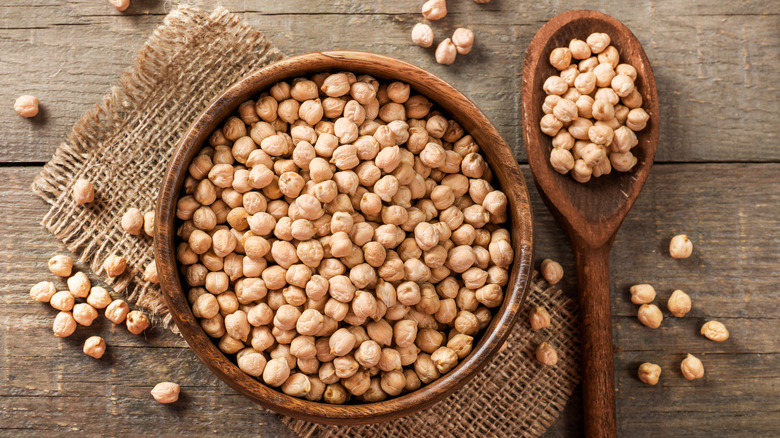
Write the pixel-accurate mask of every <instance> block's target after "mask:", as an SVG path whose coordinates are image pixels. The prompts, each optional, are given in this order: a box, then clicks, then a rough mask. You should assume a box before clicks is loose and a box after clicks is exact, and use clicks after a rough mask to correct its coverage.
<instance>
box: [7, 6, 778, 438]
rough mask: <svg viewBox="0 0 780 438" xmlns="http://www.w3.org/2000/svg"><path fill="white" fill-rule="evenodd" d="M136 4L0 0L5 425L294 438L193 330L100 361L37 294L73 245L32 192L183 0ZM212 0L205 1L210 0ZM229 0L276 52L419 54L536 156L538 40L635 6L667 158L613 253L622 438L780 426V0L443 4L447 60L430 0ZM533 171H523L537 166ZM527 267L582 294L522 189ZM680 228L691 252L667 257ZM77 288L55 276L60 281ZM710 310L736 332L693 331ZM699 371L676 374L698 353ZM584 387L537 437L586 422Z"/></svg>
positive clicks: (120, 331) (560, 245)
mask: <svg viewBox="0 0 780 438" xmlns="http://www.w3.org/2000/svg"><path fill="white" fill-rule="evenodd" d="M135 3H136V5H135V6H133V7H131V9H130V10H129V11H128V13H126V14H124V15H123V14H119V13H117V12H116V11H115V10H114V9H113V8H112V7H111V6H109V5H108V4H107V3H103V2H101V1H93V0H71V1H68V2H55V1H46V2H44V1H31V0H10V1H4V2H0V85H2V86H1V87H0V102H5V106H3V109H0V124H1V125H2V127H3V128H2V129H0V162H1V163H2V166H1V167H0V181H2V183H0V223H2V225H3V232H2V233H0V247H2V248H3V250H2V255H0V275H1V277H0V280H1V281H0V348H2V350H0V351H2V353H0V435H3V436H18V435H19V434H20V431H21V432H26V433H27V434H28V435H31V434H38V435H42V434H45V433H52V432H53V433H56V434H64V433H66V432H72V431H81V432H84V433H91V434H107V433H110V434H114V435H128V434H131V433H135V434H137V433H154V432H166V433H169V434H172V433H179V434H190V435H205V434H209V433H221V434H225V435H236V436H238V435H244V436H249V435H253V436H256V435H258V434H260V435H263V436H273V437H277V436H278V437H290V436H292V435H291V434H290V432H289V431H288V430H287V429H286V427H285V426H284V425H282V424H281V423H280V422H279V421H278V419H277V418H276V417H275V416H274V415H271V414H268V413H266V412H265V411H263V410H261V409H260V408H259V407H258V406H257V405H256V404H254V403H253V402H251V401H250V400H248V399H246V398H245V397H243V396H241V395H239V394H238V393H236V392H235V391H234V390H232V389H231V388H230V387H228V386H227V385H225V384H224V383H222V382H221V381H220V380H219V379H218V378H217V377H215V376H214V375H213V374H212V373H210V372H209V371H208V369H207V368H206V367H205V366H204V365H202V364H201V363H200V361H199V360H198V359H197V357H196V356H195V355H194V353H192V351H190V350H189V349H188V348H187V347H186V344H185V343H184V341H183V340H182V339H181V338H180V337H178V336H175V335H172V334H170V333H167V332H165V331H162V330H160V329H155V330H152V331H151V332H150V333H148V334H147V336H146V337H145V339H143V338H139V337H136V336H133V335H130V334H129V333H128V332H127V331H126V330H125V329H124V328H119V327H113V326H112V325H111V324H110V323H106V322H103V323H101V324H100V325H98V326H97V329H98V332H100V333H101V334H102V335H103V336H104V337H105V338H106V341H107V343H108V344H109V348H108V352H107V353H106V357H105V358H104V359H103V360H101V361H95V360H93V359H92V358H89V357H87V356H85V355H83V354H82V353H81V348H80V347H81V343H82V342H83V340H84V338H85V337H86V336H85V334H82V333H77V334H76V335H75V336H74V337H73V338H68V339H57V338H54V337H53V336H52V335H51V334H50V329H51V321H52V319H53V317H54V314H55V312H54V311H53V310H52V309H50V308H48V307H47V306H44V305H38V304H36V303H32V302H30V299H29V296H28V290H29V287H30V286H31V285H33V284H34V283H36V282H38V281H40V280H45V279H49V278H50V275H49V274H48V272H47V270H46V261H47V260H48V258H49V257H50V256H51V255H52V254H56V253H61V252H64V247H63V246H62V245H61V244H60V243H59V242H57V241H56V240H55V239H54V238H53V237H52V236H51V235H50V234H49V233H48V232H47V231H45V230H44V229H42V228H41V227H40V226H39V225H38V221H39V220H40V219H41V218H42V217H43V215H44V213H45V212H46V206H45V205H44V204H43V203H42V202H41V201H40V200H38V199H37V198H35V197H34V196H33V195H32V193H31V192H30V190H29V187H30V184H31V183H32V180H33V178H34V176H35V175H36V174H37V172H38V171H39V169H40V165H41V164H42V163H43V162H45V160H47V159H48V158H49V157H50V156H51V154H52V152H53V151H54V149H55V148H56V146H57V144H58V143H59V142H60V141H61V139H62V138H63V137H64V135H65V134H66V133H67V131H68V129H69V128H70V127H71V126H72V125H73V124H74V123H75V121H76V119H77V118H78V117H79V116H80V115H81V114H82V113H83V112H84V111H86V110H88V109H90V108H91V107H92V106H93V105H94V103H95V102H97V101H98V100H99V98H100V97H101V96H102V95H103V94H105V93H106V92H107V91H108V90H109V87H110V86H111V85H112V84H114V83H115V82H116V80H117V78H118V75H119V74H120V73H121V72H122V71H123V70H124V69H126V68H127V67H128V66H129V65H130V64H131V63H132V62H133V57H134V53H135V52H137V51H138V50H139V49H140V47H141V45H142V44H143V42H144V41H145V40H146V38H147V37H148V35H149V34H150V33H151V32H152V31H153V29H154V28H155V27H156V26H158V25H159V24H161V22H162V19H163V16H164V14H165V11H166V10H167V8H169V5H170V3H168V6H166V3H165V2H163V1H156V0H139V1H136V2H135ZM216 3H217V2H216V1H213V0H203V1H201V2H200V4H201V5H202V6H204V7H212V6H214V5H215V4H216ZM221 4H223V5H225V6H226V7H227V8H228V9H231V10H233V11H236V12H238V13H240V14H241V16H242V17H244V18H245V19H246V20H247V21H248V22H249V23H250V24H252V25H254V26H256V27H257V28H259V29H262V30H264V31H265V32H266V33H267V35H268V36H269V38H271V40H272V41H273V42H274V43H275V44H276V45H277V46H278V47H279V48H280V49H282V50H283V51H284V52H285V53H288V54H301V53H306V52H311V51H316V50H326V49H334V48H339V49H353V50H366V51H372V52H377V53H382V54H386V55H390V56H394V57H398V58H400V59H403V60H406V61H409V62H412V63H414V64H417V65H419V66H421V67H423V68H426V69H428V70H430V71H432V72H434V73H436V74H438V75H440V76H442V77H443V78H444V79H446V80H448V81H449V82H450V83H452V84H453V85H454V86H455V87H457V88H458V89H459V90H461V91H462V92H463V93H464V94H465V95H466V96H467V97H469V98H470V99H472V100H474V102H475V103H476V104H477V105H478V106H479V107H480V108H481V109H482V110H483V111H484V112H485V113H486V114H487V116H488V118H489V119H490V120H491V121H492V122H493V123H494V124H495V125H496V127H497V128H498V129H499V131H500V132H501V134H502V135H503V136H504V138H506V140H507V142H508V143H509V144H510V146H511V147H512V149H513V151H514V152H515V157H516V158H517V159H518V160H519V161H520V162H521V163H526V162H527V158H526V154H525V151H524V146H523V142H522V135H521V128H520V120H521V109H520V95H519V91H520V84H521V77H520V70H521V68H522V59H523V54H524V52H525V49H526V47H527V46H528V43H529V42H530V41H531V38H532V37H533V35H534V34H535V32H536V31H537V30H538V29H539V28H540V27H541V26H542V24H544V22H546V21H547V20H549V19H550V18H552V17H553V16H554V15H556V14H557V13H559V12H562V11H563V10H565V9H574V8H587V7H590V8H596V9H598V10H601V11H602V12H606V13H608V14H610V15H612V16H614V17H616V18H617V19H619V20H621V21H622V22H623V23H625V24H626V25H627V26H628V27H629V28H630V29H631V30H632V32H634V34H635V35H636V36H637V38H638V39H639V40H640V41H641V42H642V44H643V45H644V47H645V50H646V52H647V55H648V57H649V58H650V60H651V62H652V63H653V68H654V72H655V75H656V79H657V82H658V90H659V104H660V109H661V125H662V127H663V129H662V131H661V136H660V141H659V148H658V153H657V155H656V157H655V158H656V162H655V165H654V166H653V171H652V172H651V174H650V176H649V179H648V181H647V183H646V185H645V187H644V188H643V190H642V194H641V195H640V196H639V199H638V200H637V202H636V204H635V205H634V207H633V209H632V210H631V212H630V213H629V214H628V217H627V218H626V220H625V222H624V223H623V225H622V227H621V229H620V231H619V232H618V234H617V236H616V238H615V242H614V246H613V249H612V253H611V256H610V265H611V268H610V274H611V277H610V289H611V300H612V309H613V316H612V328H613V343H614V346H615V355H614V360H615V379H616V381H615V383H616V389H617V392H616V402H617V419H618V420H617V422H618V423H617V424H618V434H619V436H631V437H657V436H697V437H731V436H757V437H774V436H777V435H778V433H780V397H778V395H780V373H778V369H780V345H779V344H780V342H779V341H778V336H777V327H778V324H779V323H780V317H778V315H780V281H779V280H778V276H777V272H778V271H779V269H778V268H780V239H777V235H778V230H780V190H778V189H777V187H778V184H780V144H779V143H780V138H779V137H780V124H778V123H776V122H777V120H778V118H779V117H780V89H778V86H777V84H778V83H780V73H778V70H779V69H780V32H778V31H777V29H778V27H780V4H779V3H777V2H766V1H759V0H747V1H744V2H739V3H736V2H720V1H715V0H711V1H703V0H694V1H690V2H685V3H684V4H683V3H681V2H677V1H660V0H656V1H652V2H646V1H619V0H605V1H603V2H598V3H593V2H587V1H585V0H576V1H571V2H565V4H564V3H562V2H552V1H541V2H514V1H509V0H493V2H492V3H490V4H487V5H477V4H474V3H473V2H470V1H465V0H464V1H462V2H461V1H450V2H449V9H450V13H449V14H448V16H447V17H446V18H445V19H444V20H442V21H441V22H439V23H435V24H434V29H435V31H436V32H437V37H438V38H443V37H444V34H445V33H446V32H451V31H452V30H454V29H455V28H456V27H457V26H458V25H463V24H467V25H468V26H469V27H471V28H472V29H474V31H475V34H476V40H477V42H476V44H475V49H474V52H472V54H470V55H468V56H463V57H459V58H458V60H456V62H455V64H454V65H452V66H450V67H441V66H438V65H436V64H435V62H434V61H433V51H432V50H426V49H421V48H419V47H416V46H412V45H411V44H409V32H410V29H411V27H412V25H413V24H414V23H416V22H418V21H419V20H420V17H419V15H418V13H417V11H418V7H419V2H417V1H412V0H409V1H407V0H403V1H396V2H388V1H381V2H368V1H366V2H354V1H351V0H335V1H332V2H310V1H305V0H288V1H268V2H262V4H259V3H258V4H254V3H252V4H250V2H244V1H239V0H223V1H222V2H221ZM23 93H31V94H36V95H38V96H39V97H40V98H41V102H42V108H43V113H42V115H41V116H39V118H37V119H35V120H23V119H21V118H19V117H17V116H16V114H15V113H14V112H13V110H12V109H11V104H12V102H13V100H14V99H15V98H16V97H17V96H18V95H20V94H23ZM521 169H522V171H523V173H524V175H525V177H526V182H527V183H530V182H531V181H530V179H528V178H529V176H530V173H529V171H528V167H527V166H525V165H523V166H521ZM529 187H530V192H531V198H532V202H533V207H534V213H535V216H534V219H535V224H536V243H537V245H536V259H537V260H536V262H537V264H538V262H539V261H541V260H542V259H543V258H552V259H555V260H558V261H560V262H561V263H562V264H563V267H564V270H565V271H566V274H565V276H564V280H563V281H562V283H561V286H562V287H563V288H564V290H565V291H566V292H567V293H569V294H570V295H571V296H572V297H574V296H576V276H575V275H574V272H575V260H574V255H573V253H572V251H571V249H570V247H569V245H568V242H567V240H566V237H565V235H564V234H563V232H562V230H561V229H560V227H559V226H558V225H557V223H556V222H555V220H554V219H553V218H552V216H551V215H550V214H549V213H548V212H547V210H546V208H545V206H544V204H543V203H542V201H541V200H540V198H539V196H538V194H537V192H536V190H535V189H534V187H533V184H529ZM678 233H686V234H688V236H690V237H691V239H692V240H693V242H694V254H693V256H692V257H691V258H689V259H686V260H674V259H671V258H670V257H669V256H668V242H669V239H670V238H671V237H672V236H674V235H675V234H678ZM639 282H649V283H652V284H654V285H655V286H656V289H657V290H658V293H659V298H658V300H657V301H660V307H661V308H662V309H665V301H666V299H667V298H668V297H669V295H670V294H671V292H672V291H673V290H674V289H676V288H680V289H683V290H685V291H686V292H688V293H689V294H690V295H691V297H692V299H693V310H692V311H691V313H689V314H688V316H686V317H685V318H682V319H678V318H674V317H671V316H670V315H669V314H668V313H665V319H664V322H663V324H662V326H661V328H659V329H657V330H652V329H649V328H646V327H644V326H642V325H641V324H640V323H639V322H638V321H637V319H636V306H635V305H633V304H631V302H630V300H629V294H628V288H629V287H630V286H631V285H632V284H635V283H639ZM58 287H64V283H62V282H60V283H58ZM708 318H717V319H718V320H720V321H721V322H723V323H724V324H726V325H727V327H728V328H729V330H730V332H731V339H729V340H728V341H727V342H724V343H713V342H711V341H708V340H706V339H704V338H703V337H702V336H701V335H699V333H698V331H699V328H700V326H701V324H702V323H703V322H704V321H706V320H707V319H708ZM688 352H690V353H693V354H696V355H697V356H698V357H700V358H701V359H702V361H703V363H704V366H705V368H706V374H705V378H704V379H701V380H697V381H694V382H689V381H687V380H685V379H684V378H682V375H681V373H680V370H679V363H680V360H682V358H683V357H685V354H686V353H688ZM645 361H652V362H655V363H658V364H659V365H660V366H661V367H662V368H663V374H662V376H661V381H660V383H659V384H658V385H657V386H654V387H650V386H646V385H644V384H642V383H641V382H640V381H639V380H638V379H637V378H636V369H637V367H638V365H639V364H640V363H642V362H645ZM163 380H173V381H177V382H179V383H180V384H181V385H182V394H183V395H182V402H180V403H178V404H176V405H173V406H163V405H159V404H157V403H153V402H151V399H150V397H149V391H150V390H151V388H152V386H153V385H154V384H155V383H157V382H159V381H163ZM582 427H583V422H582V413H581V398H580V393H579V392H576V393H575V395H574V396H573V398H572V400H571V401H570V403H569V405H568V406H567V408H566V410H565V411H564V413H563V414H562V416H561V418H559V419H558V420H557V421H556V422H555V423H554V424H553V426H552V428H551V429H550V431H549V432H548V433H547V434H546V436H548V437H568V436H579V435H580V434H581V431H582Z"/></svg>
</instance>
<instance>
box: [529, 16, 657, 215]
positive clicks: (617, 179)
mask: <svg viewBox="0 0 780 438" xmlns="http://www.w3.org/2000/svg"><path fill="white" fill-rule="evenodd" d="M593 32H604V33H607V34H608V35H609V36H610V37H611V39H612V45H613V46H615V48H616V49H617V50H618V52H619V53H620V62H621V63H629V64H631V65H632V66H634V67H635V68H636V70H637V79H636V82H635V83H636V85H637V87H638V89H639V91H640V93H641V95H642V100H643V103H642V108H644V109H645V111H647V113H648V114H649V115H650V120H649V121H648V123H647V127H645V129H643V130H642V131H639V132H637V133H636V135H637V139H638V140H639V144H638V145H637V146H636V147H634V148H633V149H631V152H632V153H633V154H634V155H635V156H636V157H637V164H636V166H634V168H633V169H632V170H631V171H629V172H617V171H612V172H611V173H610V174H609V175H604V176H601V177H599V178H592V179H591V180H590V181H589V182H587V183H584V184H582V183H578V182H576V181H574V179H573V178H572V177H571V175H570V174H566V175H561V174H559V173H557V172H556V171H555V170H553V168H552V166H551V165H550V164H549V161H550V152H551V151H552V138H551V137H549V136H548V135H546V134H544V133H543V132H542V131H541V129H540V128H539V123H540V121H541V118H542V116H544V112H543V111H542V104H543V103H544V99H545V97H546V96H547V95H546V93H545V92H544V90H543V88H542V87H543V85H544V81H545V80H546V79H547V78H548V77H550V76H553V75H558V74H559V72H558V70H556V69H555V68H554V67H553V66H552V65H550V62H549V56H550V52H551V51H552V50H553V49H555V48H557V47H568V46H569V41H571V40H572V39H573V38H579V39H581V40H585V39H586V38H587V37H588V35H590V34H591V33H593ZM523 128H524V129H523V133H524V136H525V142H526V148H527V150H528V159H529V161H530V162H531V165H532V170H533V173H534V177H535V179H536V181H537V184H546V187H545V188H544V190H543V191H544V192H547V196H548V198H553V199H550V200H551V201H552V202H553V203H554V204H556V205H555V208H556V209H557V210H558V211H567V212H572V211H577V212H581V213H580V214H581V215H582V216H583V219H585V220H586V221H588V222H591V223H596V224H597V223H601V222H603V221H604V220H605V219H606V218H610V217H614V216H615V215H616V214H618V212H619V211H620V210H623V209H624V210H625V212H627V211H628V209H627V208H626V205H625V204H626V199H627V198H631V197H635V196H631V195H632V194H634V193H635V192H636V193H638V191H639V189H641V187H642V184H643V183H644V180H645V178H646V177H647V174H648V172H649V170H650V166H652V163H653V157H654V156H655V149H656V144H657V140H658V130H659V117H658V98H657V94H656V87H655V79H654V77H653V72H652V69H651V67H650V62H649V61H648V59H647V56H646V55H645V52H644V50H643V49H642V46H641V44H640V43H639V41H638V40H637V39H636V37H635V36H634V35H633V34H632V33H631V31H630V30H628V28H626V27H625V26H624V25H623V24H622V23H620V22H619V21H618V20H616V19H614V18H612V17H610V16H608V15H605V14H602V13H599V12H595V11H568V12H565V13H563V14H560V15H558V16H556V17H555V18H553V19H552V20H550V21H549V22H548V23H547V24H546V25H545V26H544V27H543V28H542V29H540V30H539V32H538V33H537V34H536V37H534V39H533V41H532V42H531V45H530V46H529V49H528V52H527V53H526V59H525V66H524V69H523ZM551 186H557V187H554V188H552V189H551ZM551 190H552V191H554V192H555V193H558V194H565V196H553V195H552V193H551ZM564 198H565V199H564ZM566 202H568V203H570V205H562V204H563V203H566ZM628 207H629V208H630V205H629V206H628Z"/></svg>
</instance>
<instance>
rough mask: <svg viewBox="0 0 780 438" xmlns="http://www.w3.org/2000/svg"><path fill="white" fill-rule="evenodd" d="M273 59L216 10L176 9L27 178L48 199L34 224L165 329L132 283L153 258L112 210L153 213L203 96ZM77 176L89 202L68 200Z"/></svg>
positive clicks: (151, 290)
mask: <svg viewBox="0 0 780 438" xmlns="http://www.w3.org/2000/svg"><path fill="white" fill-rule="evenodd" d="M281 58H282V54H281V53H280V52H279V51H278V50H277V49H276V48H274V47H272V46H271V44H270V43H269V42H268V41H267V40H266V39H265V37H264V36H263V35H262V34H261V33H260V32H258V31H257V30H255V29H253V28H252V27H251V26H249V25H247V24H246V23H243V22H242V21H241V19H240V18H239V17H238V16H236V15H234V14H231V13H229V12H228V11H227V10H226V9H225V8H223V7H218V8H216V9H215V10H214V11H213V12H212V13H211V14H207V13H205V12H203V11H201V10H199V9H197V8H194V7H190V6H186V5H185V6H181V7H179V8H178V9H176V10H174V11H172V12H171V13H170V14H169V15H168V16H167V17H166V18H165V21H164V24H163V25H162V26H160V27H159V28H158V29H157V30H155V32H154V35H153V36H152V37H151V38H149V40H148V41H147V42H146V44H145V45H144V47H143V49H142V50H141V51H140V52H139V54H138V58H137V61H136V65H135V66H134V67H132V68H131V69H130V70H128V71H127V72H125V73H124V74H123V75H122V77H121V79H120V82H119V85H118V86H114V87H112V89H111V91H110V93H109V94H107V95H106V96H105V97H104V98H103V101H102V102H100V103H98V104H97V105H96V106H95V108H94V109H92V110H91V111H88V112H87V113H85V114H84V115H83V116H82V117H81V118H80V119H79V121H78V122H77V123H76V125H75V126H74V127H73V130H72V131H71V132H70V134H69V135H68V137H67V139H66V141H65V143H63V144H62V145H60V147H59V148H58V149H57V152H56V153H55V155H54V157H53V158H52V159H51V161H49V163H47V164H46V166H44V168H43V170H42V171H41V173H40V174H39V175H38V177H37V178H36V179H35V181H34V182H33V184H32V190H33V191H34V192H35V193H36V194H38V195H39V196H40V197H41V198H43V199H44V200H45V201H46V202H48V203H49V204H51V209H50V210H49V212H48V213H47V214H46V215H45V216H44V218H43V220H42V222H41V223H42V225H43V226H45V227H46V228H47V229H49V231H51V232H52V233H53V234H54V235H55V236H56V237H57V238H58V239H60V240H61V241H62V242H64V243H65V245H66V246H67V247H68V249H70V250H71V251H73V252H74V253H75V254H77V255H78V257H79V260H81V261H82V262H87V263H88V264H89V267H90V268H91V269H92V270H93V271H95V272H96V273H97V274H99V275H101V277H102V279H103V280H104V281H106V283H108V284H110V285H111V286H112V287H113V288H114V290H115V291H117V292H120V293H123V294H125V295H127V297H128V299H129V300H131V301H134V302H136V304H137V305H139V306H140V307H143V308H145V309H147V310H149V311H150V312H151V313H152V314H153V315H154V316H156V317H158V318H159V319H160V320H161V321H162V323H163V324H164V325H165V326H166V327H167V326H169V325H170V322H171V320H170V316H169V315H168V311H167V309H166V308H165V305H164V302H163V300H162V296H161V292H160V289H159V287H158V286H157V285H154V284H151V283H148V282H145V281H143V280H142V279H141V276H142V274H143V271H144V268H145V267H146V265H147V264H149V263H151V262H152V261H153V260H154V255H153V249H152V240H151V239H150V238H148V237H147V238H144V237H135V236H129V235H127V234H125V233H124V232H123V231H122V230H121V228H120V225H119V223H120V220H121V216H122V214H124V212H125V211H126V210H127V209H128V208H130V207H136V208H139V209H141V210H142V211H149V210H153V209H154V204H155V202H156V200H157V194H158V187H159V185H160V182H161V180H162V175H163V174H164V171H165V168H166V166H167V163H168V159H169V158H170V156H171V154H172V151H173V149H174V147H175V145H176V143H177V142H178V141H179V139H180V138H181V136H182V135H183V134H184V131H185V130H186V129H187V127H188V125H189V123H190V121H191V120H193V119H194V118H195V116H196V115H197V114H199V113H200V112H201V111H202V110H203V109H204V108H205V106H206V104H207V103H208V102H209V101H210V100H211V99H213V98H214V97H216V95H217V94H218V93H220V92H221V91H222V90H223V89H224V88H226V87H227V86H228V85H230V84H232V83H234V82H235V81H237V80H238V79H240V78H241V77H242V76H244V75H246V74H248V73H249V72H251V71H252V70H255V69H257V68H260V67H262V66H265V65H267V64H269V63H271V62H273V61H276V60H278V59H281ZM78 178H85V179H87V180H89V181H91V182H92V183H93V184H94V185H95V188H96V194H97V196H96V199H95V202H93V203H91V204H89V205H87V206H79V205H77V204H76V203H75V202H73V201H72V199H71V196H70V192H71V187H72V185H73V183H74V182H75V181H76V180H77V179H78ZM113 253H116V254H121V255H123V256H124V257H125V258H126V259H127V261H128V271H127V272H126V273H125V274H124V275H122V276H120V277H118V278H115V279H111V278H109V277H108V276H106V275H104V273H103V270H102V264H103V261H104V260H105V259H106V258H107V257H108V256H109V255H111V254H113Z"/></svg>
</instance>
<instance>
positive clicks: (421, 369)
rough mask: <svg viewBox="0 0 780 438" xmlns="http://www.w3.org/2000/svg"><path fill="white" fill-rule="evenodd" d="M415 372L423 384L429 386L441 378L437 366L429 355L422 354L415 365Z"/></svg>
mask: <svg viewBox="0 0 780 438" xmlns="http://www.w3.org/2000/svg"><path fill="white" fill-rule="evenodd" d="M414 371H415V372H416V373H417V376H418V377H419V379H420V381H421V382H422V383H425V384H428V383H431V382H433V381H434V380H436V379H438V378H439V377H441V374H440V373H439V370H438V369H437V367H436V364H435V363H434V362H433V360H432V359H431V356H430V355H428V354H421V355H419V356H418V357H417V361H416V362H415V363H414Z"/></svg>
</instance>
